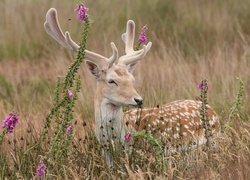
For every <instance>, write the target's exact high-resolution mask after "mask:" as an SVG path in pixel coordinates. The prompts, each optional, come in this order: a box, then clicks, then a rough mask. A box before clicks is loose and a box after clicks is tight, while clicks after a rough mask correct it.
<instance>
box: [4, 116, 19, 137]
mask: <svg viewBox="0 0 250 180" xmlns="http://www.w3.org/2000/svg"><path fill="white" fill-rule="evenodd" d="M18 121H19V120H18V114H17V113H16V112H10V114H9V116H8V117H7V118H6V119H5V120H4V121H3V123H2V128H7V129H8V132H9V133H12V132H13V130H14V128H15V126H16V124H17V123H18Z"/></svg>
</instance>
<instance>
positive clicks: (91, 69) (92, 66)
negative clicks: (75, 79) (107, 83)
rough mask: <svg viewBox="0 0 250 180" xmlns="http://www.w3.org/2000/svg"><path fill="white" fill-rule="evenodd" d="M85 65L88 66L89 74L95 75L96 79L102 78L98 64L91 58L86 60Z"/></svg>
mask: <svg viewBox="0 0 250 180" xmlns="http://www.w3.org/2000/svg"><path fill="white" fill-rule="evenodd" d="M85 67H86V68H87V70H88V72H89V74H90V75H92V76H94V78H95V79H96V80H99V79H100V76H101V73H100V69H99V67H98V66H97V64H95V63H93V62H92V61H90V60H85Z"/></svg>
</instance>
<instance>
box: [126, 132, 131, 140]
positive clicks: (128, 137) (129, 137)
mask: <svg viewBox="0 0 250 180" xmlns="http://www.w3.org/2000/svg"><path fill="white" fill-rule="evenodd" d="M130 140H131V135H130V134H129V133H127V134H126V135H125V141H126V142H130Z"/></svg>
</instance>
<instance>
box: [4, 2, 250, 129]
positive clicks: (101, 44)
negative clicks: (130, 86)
mask: <svg viewBox="0 0 250 180" xmlns="http://www.w3.org/2000/svg"><path fill="white" fill-rule="evenodd" d="M78 2H79V1H76V0H71V1H68V0H60V1H59V0H54V1H51V0H22V1H19V0H1V1H0V118H1V119H4V118H5V116H6V115H7V114H8V112H9V111H11V110H13V109H15V110H16V111H18V112H19V114H20V119H25V120H26V121H25V122H22V123H21V124H22V125H27V124H29V123H30V121H32V122H36V123H35V124H36V125H34V126H38V128H41V126H39V123H37V122H44V118H45V116H46V115H47V113H48V112H49V110H50V107H51V105H52V103H53V92H54V90H55V81H56V79H57V78H58V77H63V76H64V75H65V74H66V72H67V68H68V67H69V65H70V63H71V62H72V61H73V60H74V58H75V54H74V53H73V52H71V51H69V50H66V49H64V48H63V47H61V46H60V45H59V44H58V43H57V42H56V41H55V40H53V39H52V38H51V37H50V36H49V35H48V34H47V33H46V31H45V30H44V28H43V24H44V22H45V15H46V12H47V11H48V9H49V8H51V7H54V8H56V9H57V11H58V16H59V22H60V24H61V27H62V29H63V31H66V30H67V31H69V32H70V33H71V37H72V39H73V40H74V41H76V42H79V40H80V37H81V32H82V30H83V27H84V23H81V22H79V21H78V20H77V19H76V13H75V12H74V9H75V6H76V4H77V3H78ZM83 3H84V4H85V5H86V6H87V7H89V12H88V14H89V15H90V19H91V22H92V23H91V26H90V32H89V37H88V43H87V49H89V50H91V51H94V52H97V53H99V54H102V55H104V56H107V57H109V56H110V55H111V53H112V51H111V47H110V42H111V41H113V42H115V44H116V45H117V47H118V49H119V54H120V55H122V54H124V44H123V42H122V40H121V38H120V37H121V34H122V33H124V32H125V26H126V22H127V20H129V19H133V20H134V21H135V23H136V39H135V41H137V37H138V36H139V34H140V31H141V28H142V27H143V26H144V25H146V24H147V27H148V30H147V36H148V41H152V43H153V46H152V49H151V50H150V52H149V53H148V54H147V56H146V58H145V59H143V60H142V61H141V63H140V65H139V66H138V68H137V69H136V71H135V77H136V80H137V83H136V84H138V85H137V89H138V92H139V93H140V94H141V95H142V97H143V98H144V101H145V106H156V105H158V104H163V103H167V102H171V101H173V100H177V99H187V98H188V99H194V98H195V96H198V95H199V89H198V88H197V85H198V83H199V82H200V81H201V80H203V79H207V80H208V85H209V91H208V102H209V104H210V105H211V106H212V107H214V108H215V110H216V111H217V112H218V114H219V115H220V116H221V117H222V121H223V119H225V118H227V115H228V112H229V110H230V107H231V105H232V104H233V102H234V100H235V97H236V95H237V85H238V82H237V80H236V78H235V77H236V76H237V77H240V78H241V79H242V80H243V82H244V83H245V94H244V97H243V107H242V116H243V117H244V119H249V112H250V103H249V102H250V95H249V90H250V85H249V84H250V78H249V76H250V75H249V74H250V59H249V58H250V57H249V55H250V54H249V53H250V52H249V42H250V0H237V1H235V0H220V1H218V0H206V1H200V0H185V1H178V0H177V1H176V0H164V1H162V0H143V1H142V0H137V1H132V0H106V1H103V0H95V1H93V0H85V1H84V2H83ZM80 75H81V77H82V91H81V93H80V97H79V102H78V104H79V105H78V106H77V107H76V113H77V114H78V116H76V118H77V119H80V120H86V119H89V120H91V121H93V118H94V115H93V110H94V109H93V98H94V93H93V92H94V89H95V80H94V79H92V77H90V76H89V75H88V74H87V73H86V70H85V68H84V65H82V67H81V69H80ZM20 127H22V126H21V125H20V126H19V128H20Z"/></svg>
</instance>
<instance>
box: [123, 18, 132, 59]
mask: <svg viewBox="0 0 250 180" xmlns="http://www.w3.org/2000/svg"><path fill="white" fill-rule="evenodd" d="M134 38H135V23H134V21H132V20H128V22H127V29H126V32H125V33H124V34H123V35H122V40H123V42H124V43H125V53H126V54H131V53H134Z"/></svg>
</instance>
